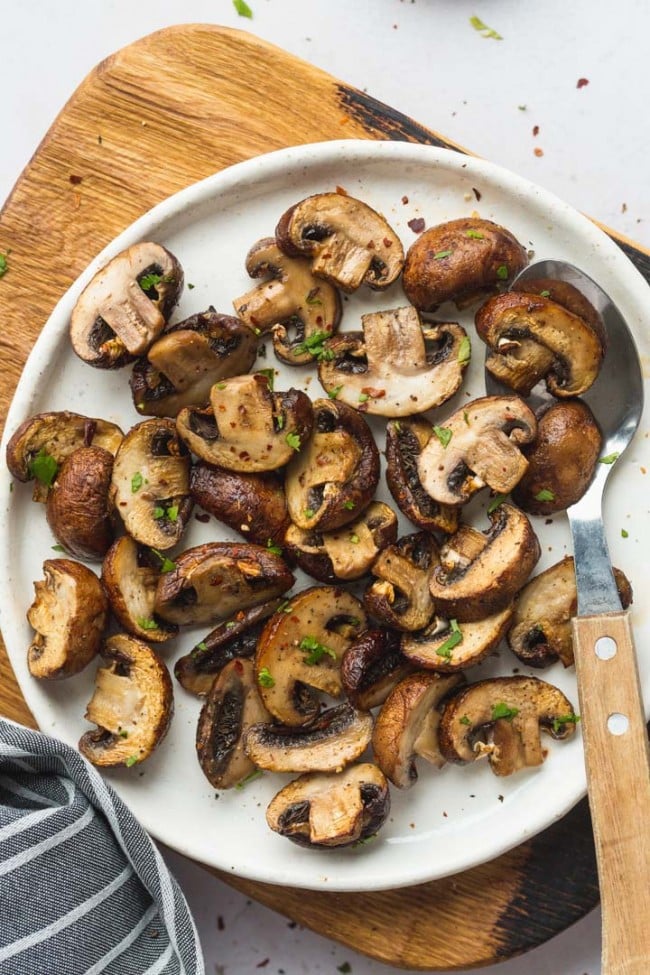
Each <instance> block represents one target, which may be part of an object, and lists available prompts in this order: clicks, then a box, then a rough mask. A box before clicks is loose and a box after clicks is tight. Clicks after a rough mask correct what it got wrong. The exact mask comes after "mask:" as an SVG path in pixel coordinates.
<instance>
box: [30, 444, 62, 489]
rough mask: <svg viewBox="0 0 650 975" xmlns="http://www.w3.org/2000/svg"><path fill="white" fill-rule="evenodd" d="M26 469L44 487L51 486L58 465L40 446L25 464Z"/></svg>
mask: <svg viewBox="0 0 650 975" xmlns="http://www.w3.org/2000/svg"><path fill="white" fill-rule="evenodd" d="M27 469H28V471H29V473H30V475H31V476H32V477H35V478H36V480H37V481H40V483H41V484H45V486H46V487H52V482H53V481H54V478H55V477H56V475H57V472H58V470H59V465H58V463H57V461H56V459H55V458H54V457H52V455H51V454H48V453H47V451H46V450H45V449H44V448H43V447H41V449H40V450H39V452H38V453H37V454H36V455H35V456H34V457H32V459H31V460H30V461H29V463H28V464H27Z"/></svg>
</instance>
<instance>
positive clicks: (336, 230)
mask: <svg viewBox="0 0 650 975" xmlns="http://www.w3.org/2000/svg"><path fill="white" fill-rule="evenodd" d="M275 237H276V240H277V242H278V245H279V246H280V248H281V250H283V251H284V253H285V254H288V255H289V256H290V257H300V256H306V257H309V258H310V259H311V268H312V271H313V272H314V274H315V275H316V276H317V277H319V278H325V280H326V281H330V282H331V283H332V284H335V285H337V286H338V287H339V288H341V290H342V291H345V292H347V293H350V292H352V291H356V290H357V288H359V287H361V285H362V284H367V285H368V286H369V287H371V288H373V289H374V290H376V291H383V290H384V289H385V288H388V287H389V286H390V285H391V284H392V283H393V282H394V281H396V280H397V278H398V277H399V275H400V273H401V271H402V265H403V263H404V249H403V247H402V244H401V241H400V239H399V237H398V236H397V234H396V233H395V231H394V230H393V229H392V227H391V226H390V224H389V223H388V222H387V221H386V220H385V219H384V217H383V216H381V214H379V213H377V211H376V210H373V209H372V208H371V207H369V206H368V204H367V203H362V202H361V200H356V199H354V197H351V196H347V195H344V194H342V193H318V194H316V195H315V196H308V197H307V198H306V199H304V200H302V201H301V202H300V203H296V204H294V206H292V207H291V208H290V209H289V210H287V211H286V213H284V214H283V216H282V217H281V218H280V221H279V223H278V225H277V227H276V229H275Z"/></svg>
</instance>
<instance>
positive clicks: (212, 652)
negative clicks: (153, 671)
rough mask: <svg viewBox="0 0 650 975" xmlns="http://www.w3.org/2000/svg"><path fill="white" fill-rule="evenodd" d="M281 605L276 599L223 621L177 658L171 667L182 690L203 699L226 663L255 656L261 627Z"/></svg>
mask: <svg viewBox="0 0 650 975" xmlns="http://www.w3.org/2000/svg"><path fill="white" fill-rule="evenodd" d="M282 603H286V600H285V599H284V597H276V598H275V599H271V600H269V601H268V602H266V603H262V604H261V605H259V606H252V607H251V608H250V609H241V610H239V611H238V612H237V613H234V614H233V616H231V617H230V619H227V620H223V621H222V622H221V623H219V624H218V625H217V626H216V627H215V628H214V629H213V630H212V631H211V632H210V633H208V635H207V636H205V637H203V639H202V640H200V641H199V642H198V643H197V644H196V645H195V646H194V647H193V648H192V650H191V651H190V652H189V653H186V654H184V655H183V656H182V657H179V659H178V660H177V661H176V664H175V666H174V674H175V676H176V679H177V680H178V681H179V683H181V684H182V685H183V687H184V688H185V690H186V691H189V692H190V693H191V694H196V695H197V696H198V697H205V695H206V694H207V693H208V691H209V690H210V688H211V687H212V684H213V683H214V680H215V677H216V676H217V675H218V674H220V673H221V671H222V670H223V668H224V667H225V666H226V664H228V663H230V661H231V660H234V659H235V657H239V658H249V657H254V656H255V651H256V649H257V641H258V639H259V636H260V634H261V632H262V629H263V627H264V624H265V623H266V621H267V619H268V618H269V616H271V615H272V614H273V613H275V611H276V610H277V608H278V607H279V606H280V605H281V604H282Z"/></svg>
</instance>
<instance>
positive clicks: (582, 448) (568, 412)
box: [512, 400, 603, 515]
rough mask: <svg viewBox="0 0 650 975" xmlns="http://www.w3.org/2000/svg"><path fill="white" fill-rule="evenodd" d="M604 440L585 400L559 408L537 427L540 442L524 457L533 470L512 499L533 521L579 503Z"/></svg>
mask: <svg viewBox="0 0 650 975" xmlns="http://www.w3.org/2000/svg"><path fill="white" fill-rule="evenodd" d="M602 442H603V438H602V435H601V433H600V430H599V428H598V424H597V423H596V418H595V417H594V415H593V413H592V412H591V410H590V409H589V407H588V406H587V404H586V403H583V402H582V401H581V400H562V401H560V402H556V403H553V405H552V406H550V407H549V408H548V409H547V410H546V412H545V413H543V414H542V416H541V417H539V418H538V421H537V437H536V439H535V441H534V443H532V444H530V445H529V446H528V447H527V448H526V449H525V451H524V453H525V455H526V459H527V461H528V470H527V471H526V473H525V474H524V476H523V477H522V479H521V480H520V481H519V483H518V484H517V486H516V487H515V489H514V491H513V492H512V499H513V501H515V502H516V503H517V504H518V505H519V507H520V508H523V509H524V511H528V512H530V514H533V515H551V514H554V513H555V512H556V511H564V510H565V508H568V507H569V506H570V505H572V504H575V503H576V501H579V500H580V498H581V497H582V495H583V494H584V493H585V491H586V490H587V488H588V487H589V484H590V483H591V479H592V477H593V474H594V470H595V469H596V464H597V463H598V458H599V457H600V448H601V447H602Z"/></svg>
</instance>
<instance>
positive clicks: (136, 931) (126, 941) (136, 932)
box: [85, 904, 157, 975]
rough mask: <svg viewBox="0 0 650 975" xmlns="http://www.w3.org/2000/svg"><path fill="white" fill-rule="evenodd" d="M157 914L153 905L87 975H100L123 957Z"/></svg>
mask: <svg viewBox="0 0 650 975" xmlns="http://www.w3.org/2000/svg"><path fill="white" fill-rule="evenodd" d="M156 914H157V909H156V905H155V904H152V905H151V907H150V908H149V910H148V911H147V912H146V914H143V916H142V917H141V918H140V920H139V921H138V923H137V924H136V926H135V927H134V928H133V929H132V930H131V931H130V932H129V933H128V934H127V935H126V937H124V938H122V940H121V941H120V942H119V944H116V945H115V946H114V947H113V948H111V950H110V951H109V952H108V953H107V954H106V955H104V957H103V958H100V960H99V961H98V962H97V964H95V965H93V966H92V967H91V968H89V969H88V970H87V971H86V973H85V975H99V973H100V972H103V971H105V970H106V969H107V968H108V966H109V965H110V964H111V962H113V961H115V959H116V958H118V957H119V956H120V955H122V954H123V953H124V952H125V951H126V949H127V948H130V947H131V945H132V944H133V942H134V941H137V940H138V938H139V937H140V935H141V934H142V932H143V931H144V929H145V928H146V927H147V925H148V924H150V923H151V921H153V919H154V918H155V916H156Z"/></svg>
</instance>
